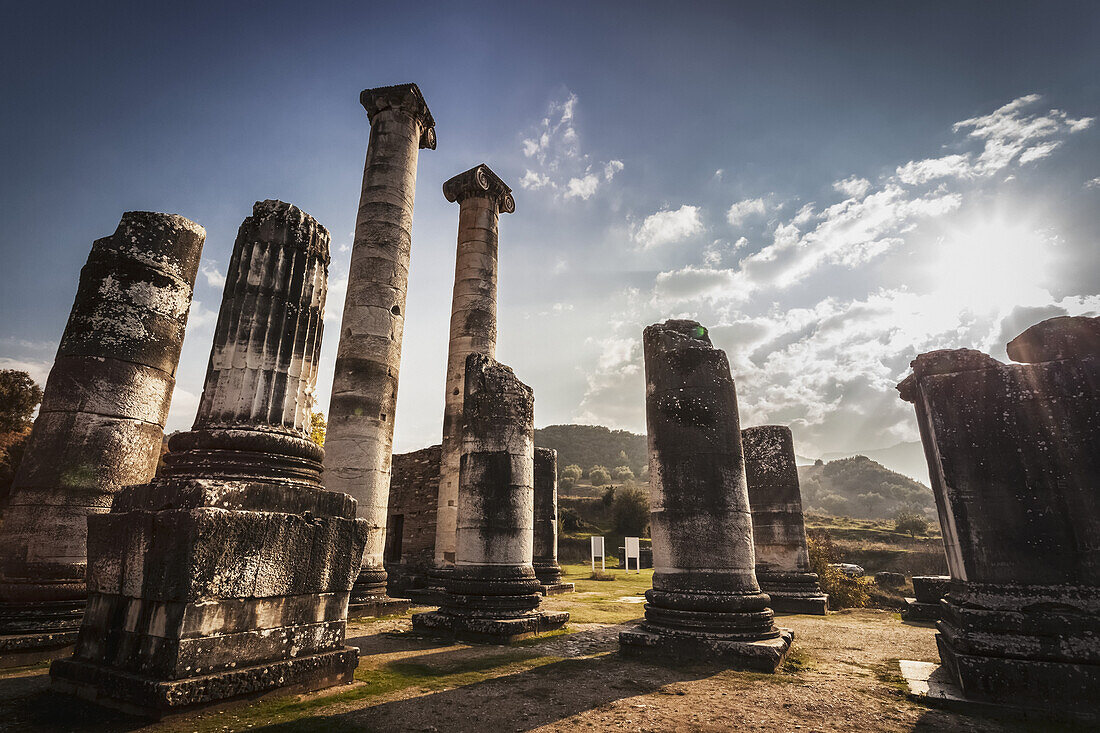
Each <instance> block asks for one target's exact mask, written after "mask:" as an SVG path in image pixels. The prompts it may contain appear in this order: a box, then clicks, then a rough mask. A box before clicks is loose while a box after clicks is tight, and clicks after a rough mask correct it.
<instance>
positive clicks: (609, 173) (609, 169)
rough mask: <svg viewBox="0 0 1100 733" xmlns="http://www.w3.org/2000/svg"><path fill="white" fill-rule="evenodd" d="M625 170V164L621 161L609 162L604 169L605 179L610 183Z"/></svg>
mask: <svg viewBox="0 0 1100 733" xmlns="http://www.w3.org/2000/svg"><path fill="white" fill-rule="evenodd" d="M622 169H623V162H622V161H621V160H609V161H607V163H606V164H604V167H603V177H604V179H605V180H608V181H610V180H611V179H612V178H614V177H615V174H616V173H618V172H619V171H621V170H622Z"/></svg>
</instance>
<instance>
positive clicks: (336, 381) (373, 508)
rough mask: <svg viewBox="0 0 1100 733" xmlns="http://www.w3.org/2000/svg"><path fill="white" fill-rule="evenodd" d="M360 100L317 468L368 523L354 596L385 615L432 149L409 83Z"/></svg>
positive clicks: (421, 106) (424, 112)
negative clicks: (354, 199)
mask: <svg viewBox="0 0 1100 733" xmlns="http://www.w3.org/2000/svg"><path fill="white" fill-rule="evenodd" d="M359 101H360V102H361V103H362V104H363V107H364V108H365V109H366V110H367V118H368V119H369V120H370V125H371V132H370V142H369V143H368V144H367V160H366V164H365V165H364V167H363V193H362V196H361V197H360V199H359V214H358V216H357V217H356V220H355V241H354V243H353V244H352V250H351V266H350V269H349V272H348V292H347V299H346V300H345V301H344V315H343V319H342V320H341V322H340V345H339V348H338V350H337V352H336V371H335V373H334V375H333V380H332V399H331V401H330V403H329V419H328V434H327V436H326V438H325V447H326V449H327V453H328V456H327V459H326V460H327V464H326V466H325V469H326V473H327V476H326V485H327V487H328V488H329V489H331V490H332V491H342V492H344V493H347V494H349V495H351V496H352V497H353V498H354V499H355V500H356V501H357V502H359V516H360V517H361V518H362V519H365V520H366V521H367V526H368V527H370V534H369V536H368V538H367V546H366V550H365V551H364V553H363V565H362V569H361V570H360V573H359V581H358V582H357V583H356V592H355V595H356V598H361V599H366V600H368V601H369V604H368V605H369V606H371V607H372V608H374V607H377V608H378V609H379V610H380V611H381V612H390V611H396V610H400V609H397V608H390V607H389V606H388V605H387V602H386V595H385V592H386V570H385V567H384V565H383V559H382V556H383V552H384V550H385V530H386V507H387V502H388V498H389V497H388V494H389V481H390V460H391V457H392V453H393V424H394V411H395V409H396V407H397V380H398V374H399V372H400V369H401V337H402V333H403V332H404V329H405V291H406V286H407V285H408V281H409V254H410V251H411V248H412V215H413V196H414V194H415V192H416V159H417V155H418V153H419V150H420V149H421V148H430V149H432V150H434V149H435V121H434V120H433V119H432V113H431V112H429V111H428V105H427V104H425V102H424V97H423V95H421V93H420V89H419V88H418V87H417V86H416V85H415V84H401V85H398V86H392V87H378V88H376V89H365V90H363V93H362V94H361V95H360V97H359ZM382 608H386V610H384V611H382V610H381V609H382ZM365 610H369V609H365Z"/></svg>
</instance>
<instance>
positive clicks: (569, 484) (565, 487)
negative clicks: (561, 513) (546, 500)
mask: <svg viewBox="0 0 1100 733" xmlns="http://www.w3.org/2000/svg"><path fill="white" fill-rule="evenodd" d="M576 485H577V480H576V479H575V478H573V477H572V476H562V477H561V478H560V479H558V489H559V490H560V491H572V490H573V487H574V486H576Z"/></svg>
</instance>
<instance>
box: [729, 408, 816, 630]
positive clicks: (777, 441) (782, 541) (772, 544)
mask: <svg viewBox="0 0 1100 733" xmlns="http://www.w3.org/2000/svg"><path fill="white" fill-rule="evenodd" d="M741 445H742V446H743V447H744V451H745V477H746V479H747V481H748V488H749V506H750V507H751V508H752V536H753V546H754V548H755V550H756V579H757V581H758V582H759V583H760V589H761V590H763V591H764V592H765V593H767V594H768V596H769V597H770V598H771V604H770V605H771V608H772V609H774V610H776V611H785V612H788V613H813V614H818V615H822V616H823V615H825V612H826V610H828V606H829V597H828V596H826V595H825V594H823V593H822V592H821V588H820V586H818V583H817V580H818V578H817V573H814V572H812V571H811V570H810V553H809V551H808V550H807V549H806V524H805V521H804V520H803V518H802V491H801V489H800V488H799V486H798V466H797V465H796V463H795V458H794V439H793V437H792V436H791V429H790V428H788V427H787V426H785V425H761V426H759V427H755V428H745V429H744V430H742V431H741Z"/></svg>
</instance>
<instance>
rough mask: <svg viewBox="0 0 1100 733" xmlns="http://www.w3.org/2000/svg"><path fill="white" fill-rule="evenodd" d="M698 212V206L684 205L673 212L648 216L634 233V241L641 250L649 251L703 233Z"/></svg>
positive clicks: (660, 212)
mask: <svg viewBox="0 0 1100 733" xmlns="http://www.w3.org/2000/svg"><path fill="white" fill-rule="evenodd" d="M699 211H700V209H699V207H698V206H688V205H687V204H684V205H683V206H681V207H680V208H679V209H676V210H674V211H672V210H669V211H658V212H657V213H655V214H650V215H649V216H647V217H646V218H645V220H644V221H643V222H642V225H641V227H639V228H638V229H637V230H636V231H635V232H634V241H635V242H637V243H638V244H640V245H641V246H642V249H650V248H653V247H660V246H662V245H665V244H670V243H672V242H679V241H681V240H684V239H687V238H688V237H691V236H694V235H695V234H698V233H700V232H701V231H703V220H702V219H701V218H700V216H699Z"/></svg>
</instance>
